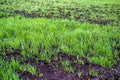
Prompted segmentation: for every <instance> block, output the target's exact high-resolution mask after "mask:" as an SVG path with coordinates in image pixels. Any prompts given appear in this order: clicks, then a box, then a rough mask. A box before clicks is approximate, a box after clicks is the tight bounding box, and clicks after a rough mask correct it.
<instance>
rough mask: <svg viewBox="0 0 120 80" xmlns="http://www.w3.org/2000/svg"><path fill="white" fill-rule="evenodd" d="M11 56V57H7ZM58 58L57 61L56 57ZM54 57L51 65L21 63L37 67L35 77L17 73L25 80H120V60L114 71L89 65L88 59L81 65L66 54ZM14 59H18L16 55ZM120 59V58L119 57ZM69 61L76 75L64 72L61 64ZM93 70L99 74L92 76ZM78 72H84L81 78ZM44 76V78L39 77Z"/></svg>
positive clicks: (29, 74)
mask: <svg viewBox="0 0 120 80" xmlns="http://www.w3.org/2000/svg"><path fill="white" fill-rule="evenodd" d="M7 56H9V55H7ZM56 56H57V59H54V57H56ZM56 56H55V55H54V56H53V59H52V60H51V62H50V63H46V62H45V61H41V60H38V61H36V60H35V59H32V58H28V59H27V60H24V61H21V64H30V65H33V66H35V68H36V69H37V74H36V75H33V74H31V73H30V72H28V71H19V70H18V71H17V72H18V74H19V75H20V78H22V79H23V80H27V79H29V80H120V60H118V61H117V64H116V65H114V66H113V67H112V69H107V68H104V67H102V66H100V65H97V64H93V63H89V61H88V60H87V59H86V58H82V57H81V60H82V61H83V63H84V64H82V63H79V62H78V61H77V59H76V57H75V56H72V55H67V54H64V53H59V54H58V55H56ZM13 57H16V55H15V56H14V55H13ZM119 58H120V56H119ZM65 60H68V61H69V62H70V65H71V66H72V68H74V73H69V72H66V71H64V70H62V65H61V62H62V61H65ZM91 70H93V71H95V72H97V73H98V75H97V76H95V75H93V74H90V71H91ZM78 72H82V74H81V76H80V77H79V76H78ZM39 74H43V76H39Z"/></svg>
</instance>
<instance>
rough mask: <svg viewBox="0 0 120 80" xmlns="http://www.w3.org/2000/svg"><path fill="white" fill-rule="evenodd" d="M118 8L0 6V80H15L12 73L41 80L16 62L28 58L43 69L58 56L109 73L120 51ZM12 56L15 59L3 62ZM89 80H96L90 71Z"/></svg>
mask: <svg viewBox="0 0 120 80" xmlns="http://www.w3.org/2000/svg"><path fill="white" fill-rule="evenodd" d="M119 6H120V3H119V0H102V1H100V0H69V1H68V0H0V80H20V78H19V75H18V74H17V72H16V70H21V71H28V72H30V73H31V74H33V75H37V76H39V77H43V73H38V72H37V70H36V68H35V67H34V66H32V65H30V64H20V62H22V60H23V61H24V60H26V59H28V58H30V59H35V60H36V61H38V60H42V61H46V62H48V63H49V62H50V61H51V59H52V55H57V54H58V53H59V52H63V53H65V54H68V55H74V56H75V57H76V58H77V61H76V62H78V64H82V65H84V62H83V61H82V60H81V57H84V58H87V59H88V61H89V62H90V63H95V64H99V65H101V66H103V67H106V68H109V69H110V68H111V67H112V66H113V65H114V64H116V61H117V56H118V54H119V49H120V7H119ZM48 18H49V19H48ZM97 24H98V25H97ZM16 50H19V51H20V55H21V58H20V59H18V60H14V59H8V58H7V57H6V55H7V54H12V53H14V52H15V51H16ZM54 59H55V60H58V57H57V56H55V57H54ZM61 64H62V70H64V71H66V72H69V73H74V69H73V68H72V67H71V65H70V63H69V61H63V62H61ZM77 75H78V76H79V77H80V76H81V75H82V72H78V74H77ZM90 75H93V76H98V74H97V72H95V71H92V70H91V71H90Z"/></svg>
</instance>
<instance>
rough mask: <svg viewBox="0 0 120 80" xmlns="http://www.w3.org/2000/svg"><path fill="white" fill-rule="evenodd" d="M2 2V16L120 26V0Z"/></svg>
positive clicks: (20, 0) (6, 0)
mask: <svg viewBox="0 0 120 80" xmlns="http://www.w3.org/2000/svg"><path fill="white" fill-rule="evenodd" d="M0 3H1V4H0V17H9V16H18V15H20V16H25V17H30V18H36V17H42V18H59V19H70V20H76V21H81V22H88V23H96V24H102V25H112V26H120V24H119V23H120V7H119V6H120V4H119V0H109V1H108V0H103V1H99V0H92V1H91V0H69V1H68V0H44V1H41V0H37V1H35V0H29V1H28V0H17V1H16V0H10V1H9V0H1V1H0ZM108 14H109V15H108Z"/></svg>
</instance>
